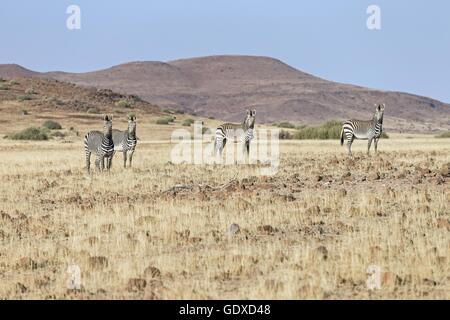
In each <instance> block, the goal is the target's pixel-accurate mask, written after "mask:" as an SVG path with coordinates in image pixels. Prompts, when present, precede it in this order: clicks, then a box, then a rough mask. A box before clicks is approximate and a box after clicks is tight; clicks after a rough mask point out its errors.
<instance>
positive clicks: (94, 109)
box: [86, 107, 100, 114]
mask: <svg viewBox="0 0 450 320" xmlns="http://www.w3.org/2000/svg"><path fill="white" fill-rule="evenodd" d="M86 112H87V113H93V114H99V113H100V110H99V109H98V108H95V107H94V108H89V109H87V111H86Z"/></svg>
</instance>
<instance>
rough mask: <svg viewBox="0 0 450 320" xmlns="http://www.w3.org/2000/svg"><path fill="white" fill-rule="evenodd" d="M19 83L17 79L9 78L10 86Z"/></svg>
mask: <svg viewBox="0 0 450 320" xmlns="http://www.w3.org/2000/svg"><path fill="white" fill-rule="evenodd" d="M18 84H19V83H18V82H17V81H16V80H9V85H10V86H15V85H18Z"/></svg>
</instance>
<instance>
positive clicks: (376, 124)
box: [341, 103, 385, 156]
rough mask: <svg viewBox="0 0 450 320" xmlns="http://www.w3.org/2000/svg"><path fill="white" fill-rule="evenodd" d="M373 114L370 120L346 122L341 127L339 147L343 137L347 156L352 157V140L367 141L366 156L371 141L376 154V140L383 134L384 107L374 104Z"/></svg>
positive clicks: (342, 142)
mask: <svg viewBox="0 0 450 320" xmlns="http://www.w3.org/2000/svg"><path fill="white" fill-rule="evenodd" d="M375 107H376V109H375V114H374V115H373V118H372V120H354V119H351V120H347V121H345V122H344V124H343V125H342V130H341V145H343V144H344V136H345V138H346V139H347V147H348V154H349V155H350V156H351V155H352V150H351V148H352V143H353V140H354V139H362V140H368V145H367V154H369V150H370V146H371V144H372V140H373V141H374V144H375V153H376V152H377V147H378V140H379V139H380V136H381V133H382V132H383V114H384V109H385V105H384V103H383V104H375Z"/></svg>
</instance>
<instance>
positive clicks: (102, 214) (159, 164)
mask: <svg viewBox="0 0 450 320" xmlns="http://www.w3.org/2000/svg"><path fill="white" fill-rule="evenodd" d="M12 107H13V106H12ZM2 111H3V112H4V116H3V118H4V120H2V121H3V124H4V125H2V127H1V130H0V131H1V132H0V133H1V134H2V135H4V134H7V133H9V132H11V131H14V130H18V129H20V128H21V127H25V126H28V125H30V124H33V123H36V124H39V123H40V122H42V121H43V120H44V119H54V120H57V121H59V122H61V124H63V127H64V128H66V130H65V131H64V132H66V134H67V136H66V137H65V138H57V139H53V140H50V141H45V142H23V141H11V140H2V141H1V144H0V181H1V185H0V197H1V199H0V200H1V202H0V213H1V216H0V243H1V245H0V283H1V285H0V298H6V299H28V298H31V299H36V298H37V299H43V298H46V299H60V298H63V299H65V298H67V299H110V298H113V299H132V298H137V299H183V298H184V299H247V298H250V299H303V298H311V299H323V298H325V299H341V298H343V299H351V298H363V299H378V298H395V299H408V298H426V299H435V298H444V299H449V298H450V256H449V253H450V220H449V219H450V206H449V203H450V187H449V182H450V176H449V172H448V169H449V168H448V166H447V164H448V163H449V162H450V139H435V138H433V137H432V136H424V135H409V136H406V135H395V134H390V136H391V138H390V139H388V140H381V141H380V143H379V150H380V153H379V154H378V156H373V155H372V156H370V157H367V156H366V155H365V153H364V150H365V147H366V142H361V141H357V142H355V143H354V152H355V157H354V159H348V157H347V156H346V150H345V148H344V147H341V146H340V145H339V142H338V141H288V142H282V143H281V145H280V154H281V158H280V167H279V170H278V172H277V174H275V175H274V176H261V175H260V171H259V169H260V166H258V165H237V166H236V165H192V164H181V165H174V164H173V163H172V162H171V159H170V151H171V149H172V147H173V145H171V144H170V142H169V141H168V137H169V135H170V132H171V131H172V130H173V129H174V127H176V126H177V125H171V126H158V125H155V124H153V123H154V119H152V118H151V116H147V115H139V114H138V137H139V138H140V140H139V143H138V147H137V151H136V153H135V157H134V162H133V164H134V166H133V168H132V169H126V170H124V169H123V168H122V156H121V154H116V157H115V159H114V166H113V169H112V171H111V172H110V173H101V174H100V173H96V172H94V173H93V174H92V175H91V176H88V175H87V174H86V173H85V170H84V166H85V163H84V161H85V160H84V150H83V146H82V136H83V135H84V133H85V132H86V131H88V130H92V129H101V126H102V123H101V121H100V120H99V119H100V116H98V115H85V114H83V115H79V114H72V115H70V114H65V115H58V114H55V113H52V112H47V113H46V112H42V113H40V114H39V116H33V115H30V116H20V115H16V113H10V114H8V113H7V112H6V113H5V111H7V110H2ZM5 114H6V115H5ZM27 117H29V118H27ZM206 122H207V124H211V125H214V124H215V123H216V122H214V121H209V120H206ZM209 122H210V123H209ZM10 123H16V125H15V127H11V126H10V125H9V124H10ZM113 123H114V127H116V128H121V129H123V128H125V126H126V120H125V116H124V115H118V116H117V114H116V117H115V119H114V122H113ZM6 124H8V125H6ZM69 127H74V128H73V130H71V131H70V130H67V128H69ZM77 131H78V132H79V135H78V136H77V135H76V132H77ZM92 161H93V159H92ZM176 185H183V186H184V187H183V188H173V187H174V186H176ZM232 224H236V225H233V226H232V227H230V226H231V225H232ZM73 264H75V265H78V266H79V267H80V270H81V284H82V287H81V290H71V289H68V286H67V281H68V279H69V278H70V274H69V273H68V272H67V271H68V267H69V266H70V265H73ZM373 265H375V266H378V267H379V268H380V269H381V274H380V288H379V289H377V290H369V289H368V287H367V285H366V281H367V279H368V277H369V276H370V275H369V274H368V268H369V267H370V266H373ZM369 269H370V268H369Z"/></svg>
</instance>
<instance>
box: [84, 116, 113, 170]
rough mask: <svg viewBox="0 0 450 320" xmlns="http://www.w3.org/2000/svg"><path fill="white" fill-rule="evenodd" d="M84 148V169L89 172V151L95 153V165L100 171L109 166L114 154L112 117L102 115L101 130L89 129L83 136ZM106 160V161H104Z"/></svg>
mask: <svg viewBox="0 0 450 320" xmlns="http://www.w3.org/2000/svg"><path fill="white" fill-rule="evenodd" d="M84 150H85V154H86V169H87V172H88V173H89V171H90V166H91V161H90V160H91V153H95V155H96V160H95V166H96V167H97V169H99V170H100V171H103V170H104V168H105V167H106V169H107V170H109V169H110V168H111V161H112V157H113V155H114V143H113V140H112V117H108V116H105V117H104V127H103V132H100V131H90V132H88V133H87V134H86V135H85V137H84ZM105 162H106V163H105Z"/></svg>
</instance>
